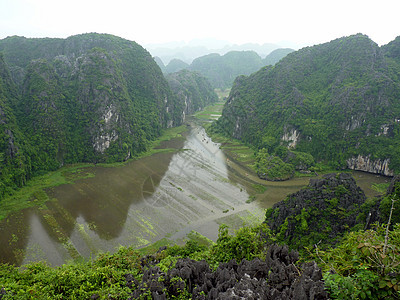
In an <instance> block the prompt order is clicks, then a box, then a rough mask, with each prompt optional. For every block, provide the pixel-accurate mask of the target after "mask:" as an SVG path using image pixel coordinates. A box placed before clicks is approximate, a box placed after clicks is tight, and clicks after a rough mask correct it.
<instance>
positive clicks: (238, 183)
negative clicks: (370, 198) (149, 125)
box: [0, 124, 388, 265]
mask: <svg viewBox="0 0 400 300" xmlns="http://www.w3.org/2000/svg"><path fill="white" fill-rule="evenodd" d="M162 147H165V148H175V149H176V151H175V152H165V153H158V154H154V155H152V156H150V157H146V158H142V159H140V160H136V161H132V162H130V163H128V164H126V165H125V166H123V167H115V168H106V167H99V166H96V167H92V168H90V170H89V171H90V172H92V173H94V174H95V176H94V177H92V178H86V179H81V180H78V181H76V182H75V183H74V184H68V185H62V186H59V187H56V188H53V189H51V190H49V191H48V192H47V193H48V195H49V197H50V199H52V201H50V202H48V203H47V204H46V206H45V207H42V208H36V209H27V210H24V211H21V212H19V213H17V214H15V215H12V216H10V217H9V218H7V219H6V220H4V221H2V222H1V223H0V245H2V246H1V247H0V262H7V263H12V264H17V265H21V264H26V263H29V262H32V261H37V260H46V261H47V262H48V263H49V264H52V265H60V264H63V263H65V262H66V261H68V260H70V259H74V258H79V257H85V258H89V257H91V256H94V255H95V254H96V253H98V252H99V251H103V252H104V251H110V252H114V251H115V250H116V249H117V248H118V247H119V246H121V245H123V246H130V245H132V246H133V247H137V248H138V247H143V246H146V245H148V244H150V243H153V242H155V241H157V240H159V239H161V238H164V237H167V238H169V239H171V240H181V239H183V238H184V237H185V236H186V235H187V234H188V233H189V232H190V231H191V230H195V231H197V232H199V233H201V234H203V235H205V236H207V237H208V238H210V239H212V240H216V238H217V234H218V227H219V225H220V224H222V223H224V224H227V225H229V226H231V227H232V228H238V227H240V226H243V225H244V224H251V223H257V222H260V221H261V220H262V219H263V216H264V210H265V208H268V207H271V206H272V205H273V203H275V202H277V201H279V200H282V199H284V198H285V197H286V195H288V194H290V193H293V192H295V191H297V190H298V189H300V188H301V187H302V186H304V185H306V184H307V183H308V181H309V179H308V178H296V179H293V180H290V181H286V182H265V181H262V180H259V179H258V178H257V177H256V176H251V175H248V174H247V173H246V174H245V172H244V171H241V169H240V165H236V164H235V162H232V161H229V163H228V162H227V161H228V160H227V159H226V157H225V155H224V153H223V151H221V149H220V145H219V144H217V143H214V142H213V141H212V140H211V139H210V138H209V137H208V136H207V135H206V133H205V131H204V129H203V128H202V127H200V126H197V125H194V124H192V125H191V127H190V129H189V132H188V134H187V136H186V138H185V139H184V140H183V139H182V138H181V139H174V140H171V141H169V142H167V143H164V145H162ZM244 174H245V175H244ZM358 176H361V177H359V179H360V182H365V184H364V187H365V188H366V189H368V187H369V186H368V182H371V180H373V182H378V183H379V182H385V181H387V180H388V179H387V178H385V177H379V178H378V177H374V175H370V174H365V173H360V174H358ZM356 177H357V176H356ZM361 179H362V180H361ZM255 183H257V184H263V185H265V186H266V191H265V192H264V193H263V194H262V195H259V196H258V197H257V200H256V201H254V202H252V203H247V202H248V201H247V200H248V199H249V194H248V193H247V191H246V190H247V188H248V187H249V186H251V185H254V184H255ZM369 193H370V194H371V195H372V194H373V191H372V190H370V191H369ZM246 201H247V202H246Z"/></svg>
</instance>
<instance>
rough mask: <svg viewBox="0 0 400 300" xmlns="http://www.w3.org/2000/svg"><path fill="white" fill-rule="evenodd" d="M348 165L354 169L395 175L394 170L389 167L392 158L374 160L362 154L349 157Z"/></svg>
mask: <svg viewBox="0 0 400 300" xmlns="http://www.w3.org/2000/svg"><path fill="white" fill-rule="evenodd" d="M346 162H347V167H348V168H349V169H352V170H358V171H364V172H368V173H375V174H382V175H385V176H393V175H394V172H393V171H392V170H390V169H389V164H390V159H384V160H380V159H377V160H372V159H371V157H370V156H361V155H358V156H357V157H353V158H349V159H347V161H346Z"/></svg>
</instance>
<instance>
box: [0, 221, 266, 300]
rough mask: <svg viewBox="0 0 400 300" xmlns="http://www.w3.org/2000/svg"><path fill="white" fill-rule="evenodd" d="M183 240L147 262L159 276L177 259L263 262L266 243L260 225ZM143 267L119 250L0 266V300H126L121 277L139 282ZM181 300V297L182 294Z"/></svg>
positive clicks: (134, 254)
mask: <svg viewBox="0 0 400 300" xmlns="http://www.w3.org/2000/svg"><path fill="white" fill-rule="evenodd" d="M188 238H189V240H188V241H187V243H186V244H185V245H184V246H177V245H175V246H172V247H169V248H167V249H166V250H165V251H162V252H157V253H155V252H152V254H153V256H152V257H151V258H150V259H151V260H156V261H158V264H157V265H158V266H159V267H160V269H161V270H163V271H167V270H168V269H171V268H173V267H174V266H175V263H176V261H177V259H178V258H182V257H190V258H192V259H197V260H201V259H206V260H207V262H209V264H210V265H211V266H213V267H214V268H216V267H217V266H218V264H219V263H220V262H227V261H229V260H231V259H236V260H237V261H241V260H242V259H243V258H246V259H252V258H255V257H263V255H265V251H266V238H270V237H269V234H268V229H267V228H266V227H265V225H259V226H256V227H252V228H250V227H244V228H241V229H239V230H238V231H237V232H236V234H235V235H230V234H229V233H228V228H227V227H226V226H221V228H220V230H219V238H218V240H217V242H216V243H212V242H211V241H209V240H208V239H206V238H204V237H202V236H200V235H199V234H197V233H194V232H192V233H190V234H189V235H188ZM160 244H161V245H163V244H164V243H160ZM160 244H159V245H160ZM153 249H154V248H153ZM149 251H151V249H150V248H147V249H145V250H142V251H141V252H142V253H149ZM150 253H151V252H150ZM148 267H149V265H147V264H146V256H145V255H143V254H141V253H140V252H139V251H137V250H134V249H132V248H125V247H120V248H119V250H118V251H117V252H116V253H114V254H109V253H103V254H100V255H98V257H97V258H95V259H94V260H91V261H81V262H71V263H68V264H65V265H62V266H60V267H56V268H52V267H50V266H48V265H46V264H45V263H43V262H38V263H34V264H30V265H27V266H24V267H23V268H16V267H14V266H10V265H5V264H1V265H0V282H1V283H0V286H1V288H4V290H5V292H6V294H5V295H4V296H3V298H2V299H14V298H15V297H17V298H18V299H32V298H36V299H49V298H51V299H61V298H63V299H65V298H67V299H90V297H91V296H92V295H94V294H97V296H98V297H99V298H100V299H109V298H110V297H111V298H113V299H126V298H128V297H129V295H130V293H131V290H130V289H129V288H128V286H127V285H126V280H125V275H126V274H132V275H133V278H134V279H135V280H139V281H140V280H141V278H142V277H143V273H144V272H145V270H146V268H148ZM183 295H187V292H186V291H182V296H183ZM13 297H14V298H13ZM180 299H188V298H184V297H183V298H180Z"/></svg>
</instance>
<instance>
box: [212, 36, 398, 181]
mask: <svg viewBox="0 0 400 300" xmlns="http://www.w3.org/2000/svg"><path fill="white" fill-rule="evenodd" d="M393 74H394V72H393V70H392V68H390V67H389V66H388V61H387V59H386V58H385V57H384V55H383V53H382V51H381V49H380V48H379V46H378V45H377V44H376V43H374V42H373V41H371V40H370V39H369V38H368V37H367V36H364V35H361V34H357V35H354V36H349V37H344V38H340V39H337V40H334V41H331V42H329V43H326V44H322V45H317V46H313V47H307V48H304V49H301V50H299V51H297V52H293V53H291V54H289V55H288V56H286V57H285V58H283V59H282V60H281V61H280V62H279V63H277V64H276V65H275V66H274V67H264V68H262V69H261V70H260V71H259V72H257V73H255V74H252V75H251V76H249V77H245V76H242V77H239V78H237V79H236V81H235V83H234V86H233V88H232V91H231V93H230V96H229V99H228V101H227V103H226V105H225V107H224V111H223V115H222V117H221V118H220V119H219V120H218V123H217V126H218V127H219V128H220V129H221V130H224V131H225V132H226V133H227V134H229V135H231V136H233V137H235V138H240V139H242V140H244V141H246V142H248V143H251V144H253V145H255V146H256V147H258V148H266V149H267V150H268V152H270V153H273V152H274V151H275V150H274V149H276V148H277V147H278V146H279V145H281V144H283V145H286V146H289V147H291V148H295V149H296V150H298V151H303V152H308V153H310V154H312V155H313V156H314V157H315V158H316V159H318V160H327V161H330V162H332V163H333V164H334V165H336V166H337V167H349V168H352V169H360V170H365V171H368V172H373V173H380V174H385V175H391V174H393V173H392V172H393V170H396V171H400V152H399V151H400V150H399V149H400V147H399V146H400V131H399V129H400V127H399V126H400V124H399V120H400V103H399V101H398V99H399V98H400V84H399V80H398V78H397V77H396V76H393Z"/></svg>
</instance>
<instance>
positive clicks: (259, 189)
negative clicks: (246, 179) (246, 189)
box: [251, 184, 267, 194]
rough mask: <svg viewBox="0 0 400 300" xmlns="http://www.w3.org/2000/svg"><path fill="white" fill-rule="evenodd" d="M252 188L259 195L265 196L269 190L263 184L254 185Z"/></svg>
mask: <svg viewBox="0 0 400 300" xmlns="http://www.w3.org/2000/svg"><path fill="white" fill-rule="evenodd" d="M251 187H252V188H253V189H254V190H255V191H256V193H257V194H264V193H265V191H266V190H267V187H266V186H265V185H262V184H253V185H252V186H251Z"/></svg>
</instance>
